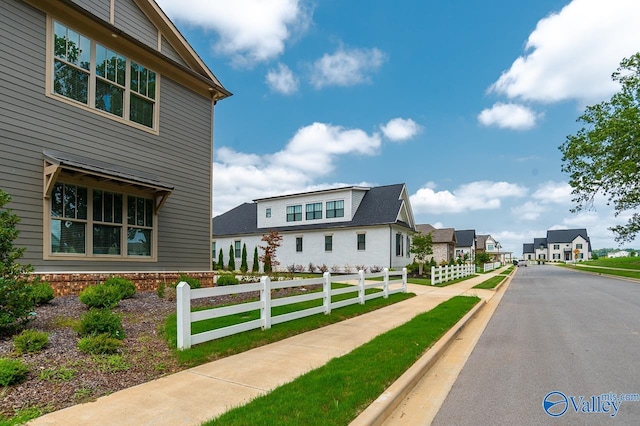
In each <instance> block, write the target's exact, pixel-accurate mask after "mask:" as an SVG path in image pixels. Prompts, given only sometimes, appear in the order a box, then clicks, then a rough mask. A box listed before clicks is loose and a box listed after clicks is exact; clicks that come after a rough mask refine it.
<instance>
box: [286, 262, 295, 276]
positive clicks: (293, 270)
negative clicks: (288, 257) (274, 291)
mask: <svg viewBox="0 0 640 426" xmlns="http://www.w3.org/2000/svg"><path fill="white" fill-rule="evenodd" d="M295 271H296V264H295V263H292V264H291V265H287V272H290V273H292V274H293V273H294V272H295Z"/></svg>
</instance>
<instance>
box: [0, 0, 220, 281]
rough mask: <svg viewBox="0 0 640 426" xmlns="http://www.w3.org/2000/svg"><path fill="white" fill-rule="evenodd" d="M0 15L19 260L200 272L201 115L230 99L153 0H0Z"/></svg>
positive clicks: (207, 193)
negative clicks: (21, 256) (21, 249)
mask: <svg viewBox="0 0 640 426" xmlns="http://www.w3.org/2000/svg"><path fill="white" fill-rule="evenodd" d="M0 23H1V25H0V56H1V57H2V78H0V129H1V131H2V132H1V133H2V137H0V152H2V154H1V155H0V170H1V171H2V172H1V173H0V188H2V189H3V190H4V191H5V192H7V193H9V194H10V195H11V196H12V198H13V201H12V203H11V204H10V205H9V207H11V208H12V209H13V210H14V212H15V213H17V214H18V215H19V216H20V217H21V218H22V221H21V222H20V223H19V224H18V229H19V231H20V238H19V239H18V241H17V244H18V245H19V246H22V247H26V249H27V251H26V253H25V257H24V261H25V262H27V263H30V264H31V265H33V266H34V268H35V271H36V272H49V273H66V274H71V273H73V272H83V273H88V272H100V273H103V272H104V273H115V272H118V273H121V272H134V273H138V272H144V271H160V272H162V271H209V270H210V269H211V252H210V241H211V232H210V226H211V205H212V171H211V159H212V155H213V141H212V134H213V117H214V114H213V110H214V106H215V105H216V102H217V101H219V100H221V99H224V98H225V97H228V96H230V95H231V94H230V93H229V92H228V91H227V90H226V89H225V88H224V87H223V86H222V85H221V83H220V81H219V80H218V79H217V78H216V76H215V75H214V74H213V73H212V72H211V70H210V69H209V68H208V67H207V65H205V63H204V62H203V61H202V60H201V59H200V57H199V56H198V55H197V54H196V52H195V51H194V50H193V48H192V47H191V46H190V45H189V43H188V42H187V41H186V40H185V38H184V37H183V36H182V34H181V33H180V32H179V31H178V30H177V29H176V27H175V26H174V25H173V23H172V22H171V21H170V20H169V19H168V18H167V16H166V15H165V14H164V13H163V11H162V10H161V9H160V8H159V7H158V5H157V4H156V3H155V1H153V0H110V1H95V0H91V1H89V0H82V1H81V0H60V1H44V0H43V1H39V0H3V1H2V6H1V7H0ZM87 280H88V281H90V282H95V281H96V278H87Z"/></svg>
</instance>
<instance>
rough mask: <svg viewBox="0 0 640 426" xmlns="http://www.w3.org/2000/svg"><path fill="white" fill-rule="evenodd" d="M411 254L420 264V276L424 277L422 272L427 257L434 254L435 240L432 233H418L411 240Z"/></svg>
mask: <svg viewBox="0 0 640 426" xmlns="http://www.w3.org/2000/svg"><path fill="white" fill-rule="evenodd" d="M409 253H411V254H413V256H414V258H415V261H416V262H417V263H418V275H422V270H423V267H424V264H425V262H426V261H427V256H429V255H430V254H433V239H432V237H431V233H428V234H423V233H422V232H418V233H417V234H415V235H414V236H413V238H412V239H411V247H410V248H409Z"/></svg>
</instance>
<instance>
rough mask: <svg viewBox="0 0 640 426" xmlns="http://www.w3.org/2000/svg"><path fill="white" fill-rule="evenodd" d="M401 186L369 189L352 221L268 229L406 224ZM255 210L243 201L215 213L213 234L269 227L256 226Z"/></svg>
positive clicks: (310, 228)
mask: <svg viewBox="0 0 640 426" xmlns="http://www.w3.org/2000/svg"><path fill="white" fill-rule="evenodd" d="M403 188H404V184H395V185H387V186H378V187H375V188H371V189H369V190H368V191H367V193H366V194H365V196H364V197H363V198H362V201H361V202H360V206H359V207H358V210H356V214H355V215H354V217H353V220H351V221H344V222H332V223H313V224H309V225H292V226H280V227H275V228H270V229H274V230H277V231H280V232H287V231H305V230H312V229H328V228H347V227H354V226H371V225H385V224H398V225H402V226H406V227H409V225H408V224H406V223H405V222H402V221H400V220H398V214H399V212H400V207H401V206H402V200H401V199H400V196H401V194H402V190H403ZM257 210H258V204H257V203H244V204H241V205H239V206H238V207H236V208H234V209H232V210H229V211H228V212H226V213H223V214H221V215H219V216H216V217H214V218H213V236H214V237H222V236H226V235H238V234H259V233H262V232H265V231H268V229H266V228H260V229H258V213H257Z"/></svg>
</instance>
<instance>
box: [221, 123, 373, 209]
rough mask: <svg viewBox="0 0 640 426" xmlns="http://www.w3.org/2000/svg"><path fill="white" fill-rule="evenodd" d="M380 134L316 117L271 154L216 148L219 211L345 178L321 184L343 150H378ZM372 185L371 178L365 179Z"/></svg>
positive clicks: (363, 152)
mask: <svg viewBox="0 0 640 426" xmlns="http://www.w3.org/2000/svg"><path fill="white" fill-rule="evenodd" d="M380 145H381V136H380V135H379V134H377V133H373V134H367V133H366V132H365V131H363V130H361V129H346V128H344V127H341V126H334V125H331V124H325V123H313V124H311V125H309V126H305V127H302V128H300V129H298V131H297V132H296V134H295V135H294V136H293V137H292V138H291V140H290V141H289V142H288V143H287V145H286V146H285V147H284V149H282V150H280V151H278V152H276V153H274V154H270V155H264V156H258V155H255V154H244V153H240V152H236V151H234V150H232V149H230V148H226V147H221V148H219V149H216V152H215V158H214V159H215V161H214V163H213V174H214V194H215V202H214V215H218V214H221V213H224V212H225V211H228V210H230V209H232V208H233V207H236V206H237V205H239V204H242V203H244V202H248V201H250V200H253V199H256V198H262V197H266V196H269V195H281V194H287V193H292V192H303V191H307V190H313V189H323V188H329V187H335V186H340V185H346V184H339V183H334V184H317V183H315V180H317V179H318V178H321V177H323V176H326V175H328V174H329V173H330V172H331V171H332V170H333V169H334V168H335V162H336V159H337V158H338V157H339V156H343V155H374V154H377V153H378V151H379V148H380ZM361 184H362V185H365V186H366V185H367V184H366V183H361Z"/></svg>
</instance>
